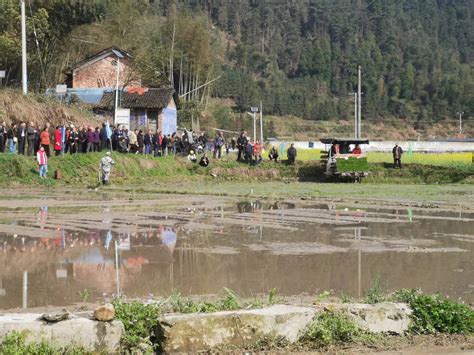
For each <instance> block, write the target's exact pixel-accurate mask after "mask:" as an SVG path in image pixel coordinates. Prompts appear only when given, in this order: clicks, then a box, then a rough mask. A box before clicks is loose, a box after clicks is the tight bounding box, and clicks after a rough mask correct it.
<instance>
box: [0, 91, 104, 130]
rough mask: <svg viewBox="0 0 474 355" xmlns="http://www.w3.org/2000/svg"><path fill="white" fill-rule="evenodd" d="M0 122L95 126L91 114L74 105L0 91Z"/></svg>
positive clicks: (35, 96) (42, 97)
mask: <svg viewBox="0 0 474 355" xmlns="http://www.w3.org/2000/svg"><path fill="white" fill-rule="evenodd" d="M0 120H1V121H2V122H3V121H5V122H6V123H7V124H11V123H12V122H15V123H19V122H33V123H34V124H36V125H38V126H39V127H42V126H44V125H45V123H46V122H49V123H51V125H53V126H55V125H58V124H63V123H67V124H69V123H73V124H75V125H76V126H77V127H81V126H86V125H96V124H97V121H96V119H95V118H94V116H93V114H92V113H91V112H90V111H88V110H86V109H85V108H81V107H79V106H76V105H65V104H61V103H59V102H57V101H55V100H54V99H51V98H48V97H46V96H44V95H38V94H29V95H28V96H24V95H22V93H21V92H20V91H17V90H11V89H4V90H0Z"/></svg>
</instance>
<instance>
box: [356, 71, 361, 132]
mask: <svg viewBox="0 0 474 355" xmlns="http://www.w3.org/2000/svg"><path fill="white" fill-rule="evenodd" d="M361 81H362V73H361V68H360V65H359V71H358V83H357V95H358V100H357V115H358V124H357V138H361V135H362V129H361V126H362V115H361V112H362V111H361V106H362V97H361V96H362V90H361Z"/></svg>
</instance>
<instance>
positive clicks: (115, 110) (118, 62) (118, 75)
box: [114, 57, 120, 124]
mask: <svg viewBox="0 0 474 355" xmlns="http://www.w3.org/2000/svg"><path fill="white" fill-rule="evenodd" d="M119 78H120V58H119V57H117V82H116V85H115V108H114V124H116V123H117V107H118V99H119Z"/></svg>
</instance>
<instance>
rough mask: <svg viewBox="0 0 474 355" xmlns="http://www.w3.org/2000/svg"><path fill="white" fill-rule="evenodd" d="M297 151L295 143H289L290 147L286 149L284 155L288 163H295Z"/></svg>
mask: <svg viewBox="0 0 474 355" xmlns="http://www.w3.org/2000/svg"><path fill="white" fill-rule="evenodd" d="M297 155H298V153H297V152H296V148H295V144H294V143H291V145H290V148H288V150H287V151H286V156H287V157H288V163H289V164H291V165H294V164H295V161H296V156H297Z"/></svg>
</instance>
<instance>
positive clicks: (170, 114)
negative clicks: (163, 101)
mask: <svg viewBox="0 0 474 355" xmlns="http://www.w3.org/2000/svg"><path fill="white" fill-rule="evenodd" d="M177 124H178V114H177V112H176V109H174V108H168V107H167V108H165V109H164V110H163V130H162V131H163V134H164V135H165V134H166V135H168V134H173V133H174V132H176V127H177Z"/></svg>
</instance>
